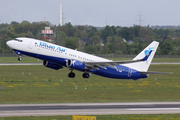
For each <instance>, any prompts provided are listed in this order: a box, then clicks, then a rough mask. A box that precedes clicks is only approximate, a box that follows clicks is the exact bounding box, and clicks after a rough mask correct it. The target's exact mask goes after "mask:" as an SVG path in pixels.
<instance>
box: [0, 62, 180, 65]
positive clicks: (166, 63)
mask: <svg viewBox="0 0 180 120" xmlns="http://www.w3.org/2000/svg"><path fill="white" fill-rule="evenodd" d="M162 64H164V65H178V64H180V62H153V63H151V65H162ZM1 65H42V63H0V66H1Z"/></svg>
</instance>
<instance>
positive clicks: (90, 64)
mask: <svg viewBox="0 0 180 120" xmlns="http://www.w3.org/2000/svg"><path fill="white" fill-rule="evenodd" d="M151 52H152V50H151V51H150V52H149V54H148V55H146V56H145V57H144V58H142V59H139V60H125V61H106V62H84V64H85V66H86V67H87V68H89V69H97V68H98V67H101V68H104V69H106V67H107V66H108V67H112V68H116V67H115V66H116V65H119V64H127V63H136V62H141V61H146V60H147V59H148V57H149V56H150V54H151Z"/></svg>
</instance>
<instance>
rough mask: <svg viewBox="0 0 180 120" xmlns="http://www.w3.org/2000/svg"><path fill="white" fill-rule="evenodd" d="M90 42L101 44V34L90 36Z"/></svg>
mask: <svg viewBox="0 0 180 120" xmlns="http://www.w3.org/2000/svg"><path fill="white" fill-rule="evenodd" d="M89 43H90V44H91V45H93V46H94V45H98V44H101V38H100V37H99V36H97V35H96V36H93V37H91V38H90V41H89Z"/></svg>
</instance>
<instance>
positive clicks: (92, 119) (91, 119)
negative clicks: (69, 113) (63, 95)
mask: <svg viewBox="0 0 180 120" xmlns="http://www.w3.org/2000/svg"><path fill="white" fill-rule="evenodd" d="M72 120H96V116H77V115H73V118H72Z"/></svg>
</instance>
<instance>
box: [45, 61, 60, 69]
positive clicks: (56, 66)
mask: <svg viewBox="0 0 180 120" xmlns="http://www.w3.org/2000/svg"><path fill="white" fill-rule="evenodd" d="M43 65H44V66H45V67H48V68H51V69H55V70H59V69H62V68H63V67H62V66H61V65H58V64H56V63H53V62H49V61H45V60H44V61H43Z"/></svg>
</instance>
